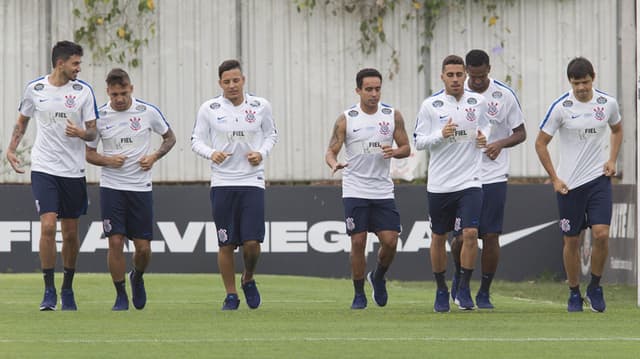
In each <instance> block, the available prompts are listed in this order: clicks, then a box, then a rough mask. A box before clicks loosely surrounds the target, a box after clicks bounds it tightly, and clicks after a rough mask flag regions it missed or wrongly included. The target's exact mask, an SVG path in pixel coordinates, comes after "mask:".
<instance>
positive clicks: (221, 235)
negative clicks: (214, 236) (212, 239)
mask: <svg viewBox="0 0 640 359" xmlns="http://www.w3.org/2000/svg"><path fill="white" fill-rule="evenodd" d="M228 240H229V237H228V236H227V230H226V229H224V228H221V229H219V230H218V241H219V242H220V243H226V242H227V241H228Z"/></svg>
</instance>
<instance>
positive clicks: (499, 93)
mask: <svg viewBox="0 0 640 359" xmlns="http://www.w3.org/2000/svg"><path fill="white" fill-rule="evenodd" d="M491 97H493V98H495V99H499V98H502V92H500V91H495V92H494V93H492V94H491Z"/></svg>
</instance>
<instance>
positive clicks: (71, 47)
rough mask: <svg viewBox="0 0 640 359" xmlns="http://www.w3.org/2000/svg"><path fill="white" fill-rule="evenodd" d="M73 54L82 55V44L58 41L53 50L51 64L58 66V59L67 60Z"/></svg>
mask: <svg viewBox="0 0 640 359" xmlns="http://www.w3.org/2000/svg"><path fill="white" fill-rule="evenodd" d="M73 55H78V56H82V55H83V52H82V46H80V45H78V44H76V43H75V42H71V41H66V40H65V41H58V43H56V44H55V45H54V46H53V49H52V50H51V64H52V65H53V67H56V62H58V60H62V61H67V60H69V58H70V57H71V56H73Z"/></svg>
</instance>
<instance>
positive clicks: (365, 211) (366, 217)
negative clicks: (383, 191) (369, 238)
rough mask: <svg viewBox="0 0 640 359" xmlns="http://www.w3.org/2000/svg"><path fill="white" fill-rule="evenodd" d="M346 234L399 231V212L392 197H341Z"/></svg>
mask: <svg viewBox="0 0 640 359" xmlns="http://www.w3.org/2000/svg"><path fill="white" fill-rule="evenodd" d="M342 203H343V205H344V218H345V224H346V225H347V234H348V235H352V234H354V233H360V232H372V233H377V232H380V231H396V232H398V233H400V231H401V227H400V213H399V212H398V209H397V208H396V203H395V200H394V199H365V198H343V199H342Z"/></svg>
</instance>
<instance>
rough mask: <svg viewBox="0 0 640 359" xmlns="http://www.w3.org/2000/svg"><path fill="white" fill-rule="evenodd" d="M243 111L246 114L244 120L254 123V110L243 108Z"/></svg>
mask: <svg viewBox="0 0 640 359" xmlns="http://www.w3.org/2000/svg"><path fill="white" fill-rule="evenodd" d="M244 113H245V114H246V116H245V117H244V120H245V121H247V122H249V123H254V122H256V112H255V111H253V110H245V111H244Z"/></svg>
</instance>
